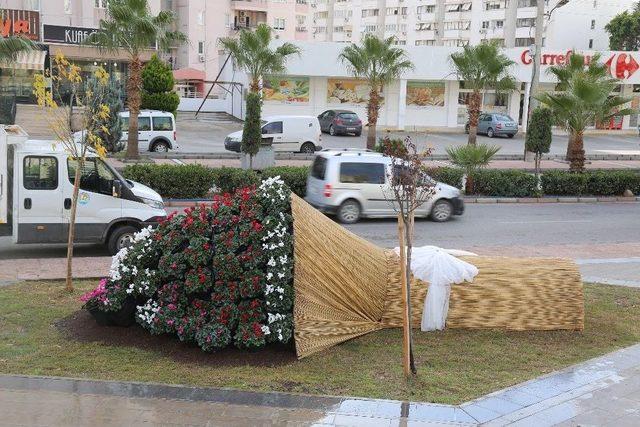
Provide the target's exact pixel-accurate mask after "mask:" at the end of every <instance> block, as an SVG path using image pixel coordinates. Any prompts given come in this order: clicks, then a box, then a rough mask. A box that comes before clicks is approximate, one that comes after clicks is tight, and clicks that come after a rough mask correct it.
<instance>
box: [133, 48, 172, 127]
mask: <svg viewBox="0 0 640 427" xmlns="http://www.w3.org/2000/svg"><path fill="white" fill-rule="evenodd" d="M173 85H174V79H173V71H172V70H171V67H170V66H169V65H168V64H165V63H164V62H163V61H162V60H160V59H159V58H158V56H157V55H153V56H152V57H151V60H150V61H149V62H147V63H146V64H145V66H144V68H143V69H142V105H141V107H142V108H143V109H149V110H160V111H169V112H171V113H173V114H174V115H175V114H176V111H177V110H178V105H179V104H180V97H179V96H178V94H177V93H175V92H174V91H173Z"/></svg>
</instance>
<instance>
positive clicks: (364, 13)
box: [362, 9, 380, 18]
mask: <svg viewBox="0 0 640 427" xmlns="http://www.w3.org/2000/svg"><path fill="white" fill-rule="evenodd" d="M379 13H380V10H378V9H362V17H363V18H366V17H367V16H378V14H379Z"/></svg>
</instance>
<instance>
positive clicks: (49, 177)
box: [22, 156, 58, 190]
mask: <svg viewBox="0 0 640 427" xmlns="http://www.w3.org/2000/svg"><path fill="white" fill-rule="evenodd" d="M22 185H23V186H24V188H25V189H26V190H55V189H56V188H58V159H56V158H55V157H40V156H27V157H25V158H24V163H23V170H22Z"/></svg>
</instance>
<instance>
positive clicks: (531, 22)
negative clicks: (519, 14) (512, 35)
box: [516, 18, 536, 28]
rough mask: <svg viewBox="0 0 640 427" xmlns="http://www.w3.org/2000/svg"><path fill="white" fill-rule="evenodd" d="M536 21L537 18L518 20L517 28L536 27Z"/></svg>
mask: <svg viewBox="0 0 640 427" xmlns="http://www.w3.org/2000/svg"><path fill="white" fill-rule="evenodd" d="M535 26H536V19H535V18H518V19H516V27H518V28H523V27H535Z"/></svg>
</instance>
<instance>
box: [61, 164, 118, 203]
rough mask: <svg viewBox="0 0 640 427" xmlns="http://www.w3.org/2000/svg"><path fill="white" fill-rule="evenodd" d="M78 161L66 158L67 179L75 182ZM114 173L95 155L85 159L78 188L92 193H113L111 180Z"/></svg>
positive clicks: (114, 177) (113, 178)
mask: <svg viewBox="0 0 640 427" xmlns="http://www.w3.org/2000/svg"><path fill="white" fill-rule="evenodd" d="M77 166H78V161H77V160H75V159H72V158H69V159H67V171H68V175H69V181H70V182H71V183H72V184H75V178H76V167H77ZM115 179H116V175H115V174H114V173H113V172H112V171H111V169H110V168H109V166H107V165H106V163H105V162H103V161H102V160H101V159H97V158H95V157H93V158H89V159H85V161H84V163H83V164H82V169H81V170H80V189H81V190H84V191H90V192H92V193H102V194H108V195H111V194H113V181H114V180H115Z"/></svg>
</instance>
